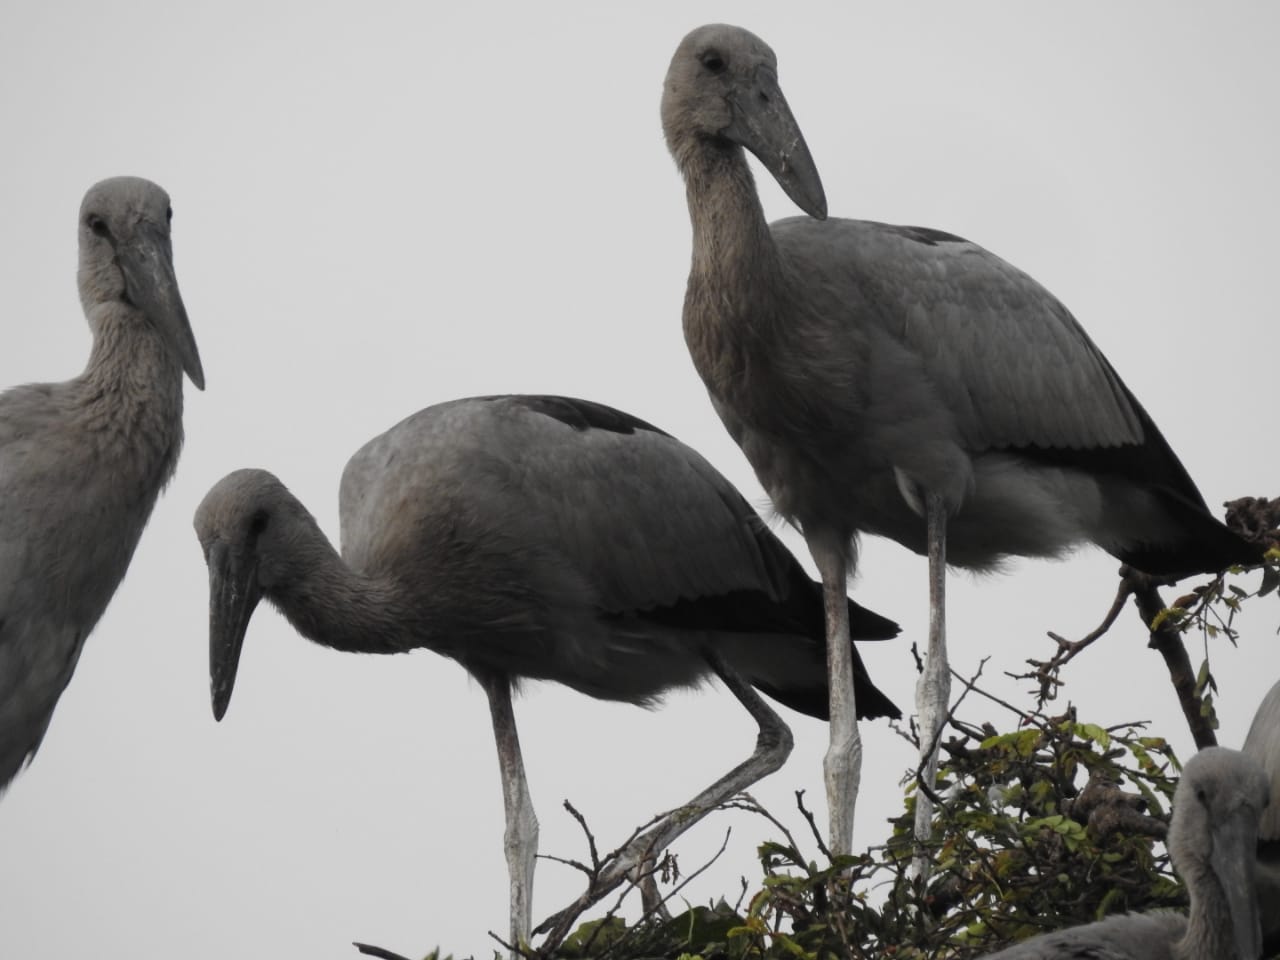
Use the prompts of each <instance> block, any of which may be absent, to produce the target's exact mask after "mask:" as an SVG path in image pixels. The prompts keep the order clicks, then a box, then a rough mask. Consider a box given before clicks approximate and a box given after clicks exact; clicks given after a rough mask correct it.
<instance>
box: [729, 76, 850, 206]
mask: <svg viewBox="0 0 1280 960" xmlns="http://www.w3.org/2000/svg"><path fill="white" fill-rule="evenodd" d="M731 102H732V104H733V122H732V123H730V124H729V126H728V128H726V129H725V131H724V135H725V136H726V137H728V138H729V139H730V140H732V141H733V142H734V143H738V144H741V145H742V146H743V147H745V148H746V149H748V150H750V151H751V152H752V153H753V154H755V155H756V159H758V160H759V161H760V162H761V163H762V164H764V167H765V169H766V170H768V171H769V172H770V173H771V174H773V178H774V179H775V180H777V181H778V185H779V186H780V187H782V189H783V190H785V191H786V194H787V196H788V197H790V198H791V200H792V202H794V203H795V205H796V206H798V207H799V208H800V209H801V210H803V211H804V212H805V213H807V214H809V216H811V217H814V218H815V219H818V220H825V219H826V218H827V197H826V194H825V193H824V192H823V189H822V179H821V178H820V177H819V176H818V168H817V167H816V166H815V165H814V162H813V157H812V156H810V154H809V147H808V145H807V144H806V143H805V142H804V134H802V133H801V132H800V125H799V124H798V123H796V118H795V117H794V116H792V113H791V108H790V107H789V106H787V100H786V98H785V97H784V96H783V95H782V88H781V87H779V86H778V78H777V76H775V75H774V72H773V71H772V70H770V69H769V68H767V67H759V68H757V70H756V72H755V75H754V76H753V77H752V80H751V83H750V85H749V87H748V88H747V89H745V90H738V91H737V92H736V93H735V94H734V95H733V96H732V98H731Z"/></svg>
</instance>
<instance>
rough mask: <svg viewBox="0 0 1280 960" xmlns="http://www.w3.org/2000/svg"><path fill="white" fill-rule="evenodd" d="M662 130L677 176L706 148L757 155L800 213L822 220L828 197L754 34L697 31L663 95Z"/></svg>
mask: <svg viewBox="0 0 1280 960" xmlns="http://www.w3.org/2000/svg"><path fill="white" fill-rule="evenodd" d="M662 129H663V132H664V133H665V134H666V138H667V146H668V147H669V148H670V150H671V154H672V156H674V157H675V159H676V163H677V164H678V165H679V166H680V168H681V170H682V171H685V172H686V175H687V173H688V165H689V164H690V163H691V162H693V161H694V158H695V157H697V156H698V155H699V154H700V153H701V152H703V151H705V148H706V146H707V145H708V144H712V145H719V146H729V145H732V144H736V145H738V146H741V147H745V148H746V149H747V150H750V151H751V152H752V153H753V154H755V156H756V158H757V159H758V160H759V161H760V162H761V163H762V164H764V166H765V169H766V170H768V171H769V173H771V174H772V175H773V177H774V179H775V180H777V181H778V184H779V186H781V187H782V189H783V190H785V191H786V194H787V196H788V197H790V198H791V199H792V201H793V202H794V203H795V204H796V206H798V207H799V208H800V209H801V210H803V211H804V212H805V213H807V214H809V215H810V216H811V217H816V218H818V219H819V220H822V219H825V218H826V216H827V198H826V195H825V193H824V192H823V189H822V180H821V179H820V178H819V176H818V169H817V167H816V166H814V163H813V157H812V156H810V154H809V147H808V146H807V145H806V144H805V142H804V135H803V134H801V132H800V126H799V124H797V123H796V119H795V117H794V116H792V114H791V108H790V107H788V106H787V101H786V98H785V97H784V96H783V95H782V88H781V87H779V86H778V63H777V58H775V57H774V55H773V51H772V50H770V49H769V46H768V44H766V43H765V42H764V41H763V40H761V39H760V38H759V37H757V36H756V35H755V34H754V33H751V32H749V31H747V30H743V29H742V28H741V27H733V26H729V25H727V24H722V23H716V24H708V25H707V26H703V27H698V28H697V29H696V30H694V31H693V32H692V33H690V34H689V35H688V36H686V37H685V38H684V39H683V40H681V41H680V46H679V47H677V48H676V52H675V56H673V57H672V58H671V66H670V67H669V68H668V69H667V78H666V81H665V82H664V83H663V88H662Z"/></svg>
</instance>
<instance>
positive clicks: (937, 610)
mask: <svg viewBox="0 0 1280 960" xmlns="http://www.w3.org/2000/svg"><path fill="white" fill-rule="evenodd" d="M925 504H926V522H927V524H928V536H929V654H928V659H927V660H926V661H925V667H924V673H922V674H921V675H920V679H919V680H918V681H916V713H917V715H918V716H919V723H920V760H921V763H922V765H923V772H922V774H921V777H922V779H923V780H924V782H925V783H926V784H927V785H928V786H929V788H930V789H933V785H934V782H935V780H936V779H937V776H938V744H937V741H938V734H939V732H940V731H941V729H942V721H943V719H944V718H945V717H946V715H947V704H948V703H949V702H950V699H951V669H950V666H949V665H948V663H947V610H946V583H947V511H946V507H945V506H944V504H943V502H942V498H941V497H938V496H935V495H934V494H929V495H927V496H926V497H925ZM915 836H916V839H917V840H919V841H922V842H923V841H926V840H928V839H930V838H931V837H932V836H933V801H932V800H931V799H930V798H929V797H927V796H926V795H925V793H924V791H922V790H917V791H916V822H915ZM911 869H912V873H913V874H914V875H915V876H917V877H922V878H923V877H927V876H928V875H929V862H928V860H927V859H926V858H925V857H924V856H923V855H918V856H917V857H916V858H915V859H914V860H913V861H912V865H911Z"/></svg>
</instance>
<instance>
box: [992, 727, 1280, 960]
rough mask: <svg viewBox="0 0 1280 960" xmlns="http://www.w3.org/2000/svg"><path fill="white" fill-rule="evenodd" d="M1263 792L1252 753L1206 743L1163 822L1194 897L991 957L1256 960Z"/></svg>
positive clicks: (1172, 854)
mask: <svg viewBox="0 0 1280 960" xmlns="http://www.w3.org/2000/svg"><path fill="white" fill-rule="evenodd" d="M1268 796H1269V786H1268V783H1267V780H1266V777H1265V776H1264V775H1263V772H1262V770H1261V769H1260V768H1259V767H1258V765H1257V764H1256V763H1254V762H1253V761H1252V760H1251V759H1250V758H1249V757H1247V756H1245V755H1244V754H1243V753H1240V752H1238V751H1236V750H1228V749H1226V748H1224V747H1209V748H1207V749H1205V750H1201V751H1200V752H1199V753H1198V754H1196V755H1195V756H1194V757H1192V758H1191V759H1190V760H1189V761H1188V762H1187V765H1186V766H1185V767H1184V768H1183V771H1182V780H1181V781H1180V782H1179V783H1178V789H1177V791H1176V793H1175V794H1174V800H1173V817H1172V818H1171V820H1170V823H1169V836H1168V845H1169V856H1170V858H1171V859H1172V861H1173V865H1174V868H1175V869H1177V871H1178V873H1179V875H1180V876H1181V877H1182V880H1183V882H1184V883H1185V884H1186V886H1187V893H1188V895H1189V896H1190V899H1191V909H1190V914H1189V916H1183V915H1182V914H1180V913H1175V912H1172V911H1155V912H1152V913H1146V914H1129V915H1127V916H1118V917H1108V918H1107V919H1106V920H1102V921H1100V922H1098V923H1091V924H1087V925H1085V926H1082V927H1072V928H1070V929H1068V930H1060V931H1057V932H1055V933H1049V934H1043V935H1041V936H1038V937H1032V938H1031V939H1030V940H1025V941H1023V942H1022V943H1019V944H1015V945H1014V946H1012V947H1009V948H1008V949H1005V950H1001V951H999V952H998V953H994V954H990V955H989V957H988V960H1065V958H1079V960H1086V958H1095V960H1255V958H1256V957H1257V956H1258V955H1259V953H1258V951H1259V949H1260V938H1259V932H1258V907H1257V904H1256V903H1255V901H1254V898H1253V872H1254V871H1253V856H1252V853H1253V848H1254V843H1255V841H1256V838H1257V833H1258V819H1259V817H1260V816H1261V815H1262V813H1263V810H1264V809H1265V808H1267V804H1268Z"/></svg>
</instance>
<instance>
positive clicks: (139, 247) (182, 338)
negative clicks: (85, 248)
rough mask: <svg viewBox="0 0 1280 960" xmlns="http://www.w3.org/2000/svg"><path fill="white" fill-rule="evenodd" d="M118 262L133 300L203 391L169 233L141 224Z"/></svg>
mask: <svg viewBox="0 0 1280 960" xmlns="http://www.w3.org/2000/svg"><path fill="white" fill-rule="evenodd" d="M116 261H117V262H118V263H119V264H120V269H121V271H122V272H123V273H124V282H125V288H126V290H127V291H128V295H129V299H130V301H132V303H133V305H134V306H136V307H137V308H138V309H139V310H141V311H142V312H143V313H145V314H146V315H147V317H148V318H149V319H150V320H151V322H152V323H154V324H155V325H156V329H158V330H159V331H160V335H161V336H162V337H164V339H165V341H166V342H167V343H168V344H169V347H170V349H172V350H173V352H174V353H175V354H176V355H177V357H178V360H179V361H180V362H181V363H182V369H183V370H185V371H186V372H187V376H189V377H190V378H191V382H192V383H194V384H195V385H196V386H197V387H198V388H199V389H201V390H203V389H204V369H203V368H202V367H201V366H200V352H199V351H198V350H197V349H196V339H195V337H194V336H193V335H192V333H191V323H190V321H188V320H187V308H186V307H185V306H183V304H182V295H181V294H180V293H178V278H177V276H175V275H174V272H173V248H172V246H171V245H170V243H169V238H168V236H167V235H165V234H164V233H163V232H161V231H160V230H159V229H157V228H156V227H153V226H151V225H150V224H147V223H142V224H139V225H138V228H137V230H136V231H135V232H134V235H133V236H132V237H130V238H129V239H128V240H127V241H123V242H121V243H120V245H119V246H118V247H117V248H116Z"/></svg>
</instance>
